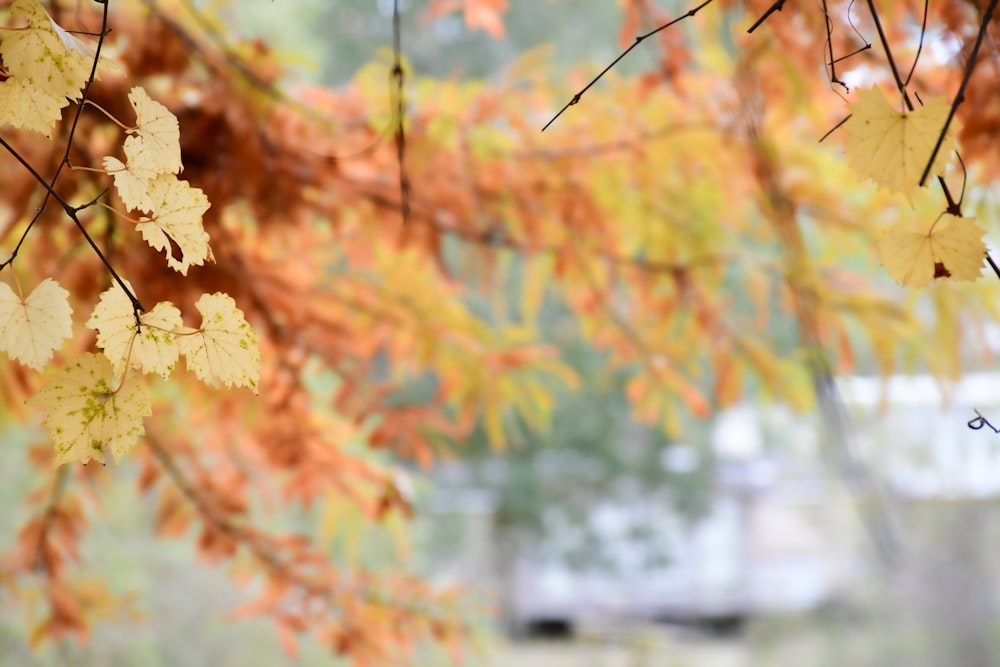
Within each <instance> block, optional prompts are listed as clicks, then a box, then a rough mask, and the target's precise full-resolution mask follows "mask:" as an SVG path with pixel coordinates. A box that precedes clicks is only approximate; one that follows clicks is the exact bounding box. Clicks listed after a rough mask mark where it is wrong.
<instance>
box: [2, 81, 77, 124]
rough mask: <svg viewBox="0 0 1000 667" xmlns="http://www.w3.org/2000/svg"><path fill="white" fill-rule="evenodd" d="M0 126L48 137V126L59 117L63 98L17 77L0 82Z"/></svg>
mask: <svg viewBox="0 0 1000 667" xmlns="http://www.w3.org/2000/svg"><path fill="white" fill-rule="evenodd" d="M0 100H3V104H2V105H0V125H12V126H13V127H18V128H21V129H22V130H31V131H34V132H40V133H42V134H44V135H45V137H46V138H49V139H51V138H52V128H53V127H55V124H56V123H58V122H59V120H60V119H61V118H62V108H63V107H64V106H66V98H65V97H55V96H53V95H51V94H49V93H47V92H45V91H44V90H42V89H41V88H37V87H35V86H33V85H31V84H27V83H25V82H24V81H22V80H20V79H14V78H10V79H7V80H6V81H0Z"/></svg>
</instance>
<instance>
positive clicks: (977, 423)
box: [966, 410, 1000, 433]
mask: <svg viewBox="0 0 1000 667" xmlns="http://www.w3.org/2000/svg"><path fill="white" fill-rule="evenodd" d="M974 412H975V413H976V417H975V419H970V420H969V421H968V422H967V424H966V425H967V426H968V427H969V428H971V429H972V430H973V431H978V430H980V429H981V428H983V427H984V426H988V427H989V428H990V430H991V431H993V432H994V433H1000V428H997V427H996V426H994V425H993V424H991V423H990V421H989V420H988V419H987V418H986V417H984V416H983V415H982V414H980V412H979V410H975V411H974Z"/></svg>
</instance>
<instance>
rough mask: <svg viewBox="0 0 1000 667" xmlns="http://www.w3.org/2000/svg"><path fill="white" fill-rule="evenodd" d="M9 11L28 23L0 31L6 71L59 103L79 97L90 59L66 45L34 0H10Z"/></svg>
mask: <svg viewBox="0 0 1000 667" xmlns="http://www.w3.org/2000/svg"><path fill="white" fill-rule="evenodd" d="M10 13H11V16H12V17H15V18H22V19H24V20H25V22H27V24H28V25H27V27H25V28H19V29H16V30H8V31H4V33H3V41H2V42H0V56H2V57H3V64H4V68H5V69H6V70H7V72H8V73H9V74H10V75H11V76H12V77H14V78H15V79H18V80H20V81H21V82H22V83H24V84H25V85H31V86H34V87H35V88H38V89H40V90H42V91H44V92H45V93H48V94H49V95H51V96H52V97H55V98H57V99H60V100H62V102H63V103H62V106H65V105H66V104H65V100H63V98H66V97H68V98H70V99H76V98H77V97H79V95H80V90H81V89H83V86H84V84H86V82H87V79H88V78H89V77H90V66H91V61H90V60H89V59H88V58H86V57H85V56H84V55H83V54H82V53H81V52H80V50H78V49H76V48H72V49H68V48H67V47H66V44H65V43H64V41H63V39H62V38H61V37H60V35H59V34H58V33H57V32H56V31H55V29H54V27H53V26H54V25H55V23H54V22H53V21H52V19H51V18H49V15H48V14H47V13H46V12H45V9H44V8H43V7H42V6H41V5H40V4H39V3H38V2H35V0H14V2H13V4H11V7H10Z"/></svg>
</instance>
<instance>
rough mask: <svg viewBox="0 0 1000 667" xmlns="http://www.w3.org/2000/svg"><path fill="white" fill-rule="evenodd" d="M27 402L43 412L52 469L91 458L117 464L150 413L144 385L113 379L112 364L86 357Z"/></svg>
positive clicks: (97, 357)
mask: <svg viewBox="0 0 1000 667" xmlns="http://www.w3.org/2000/svg"><path fill="white" fill-rule="evenodd" d="M29 402H30V403H33V404H37V405H40V406H42V407H43V408H45V409H46V410H47V411H48V414H47V415H46V417H45V421H44V424H45V426H46V427H47V428H48V429H49V432H50V434H51V437H52V443H53V445H54V446H55V449H56V459H55V464H56V465H62V464H64V463H71V462H73V461H80V462H82V463H86V462H87V461H89V460H91V459H94V460H96V461H99V462H101V463H104V462H105V461H106V460H107V459H106V456H107V453H108V452H110V453H111V454H112V455H113V456H114V459H115V461H118V460H119V459H121V457H122V456H123V455H125V454H126V453H127V452H128V451H129V450H130V449H132V447H134V446H135V443H136V441H137V440H138V439H139V436H141V435H142V434H143V433H145V432H146V429H145V426H144V424H143V418H144V417H148V416H149V415H151V414H152V412H153V410H152V406H151V405H150V401H149V394H148V393H147V391H146V387H145V385H143V384H142V383H140V382H125V383H124V384H122V385H121V386H120V387H117V385H116V384H115V383H114V382H113V380H112V369H111V363H110V362H109V361H108V360H107V358H106V357H105V356H104V355H102V354H94V353H87V354H84V355H83V356H81V357H78V358H76V359H74V360H72V361H71V362H69V363H68V364H67V365H66V367H65V368H62V369H60V370H58V371H56V372H55V373H53V374H52V376H51V378H50V379H49V381H48V383H47V384H46V385H45V386H44V387H42V388H41V389H40V390H39V392H38V393H37V394H35V396H33V397H32V398H31V399H30V400H29Z"/></svg>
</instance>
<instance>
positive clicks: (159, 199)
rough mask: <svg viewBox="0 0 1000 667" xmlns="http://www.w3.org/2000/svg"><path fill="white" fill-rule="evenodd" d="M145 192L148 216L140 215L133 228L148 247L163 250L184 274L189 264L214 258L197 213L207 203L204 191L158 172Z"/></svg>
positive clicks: (206, 206)
mask: <svg viewBox="0 0 1000 667" xmlns="http://www.w3.org/2000/svg"><path fill="white" fill-rule="evenodd" d="M148 194H149V197H150V200H151V203H152V210H153V212H152V217H150V218H147V217H142V218H141V219H140V221H139V224H137V225H136V226H135V228H136V229H137V230H138V231H139V233H140V234H142V238H143V239H144V240H145V241H146V243H148V244H149V245H150V246H152V247H153V248H155V249H156V250H164V251H166V254H167V265H168V266H170V268H172V269H174V270H175V271H179V272H180V273H182V274H183V275H187V270H188V267H189V266H191V265H192V264H194V265H198V266H200V265H202V264H204V263H205V260H206V259H207V260H209V261H215V257H214V256H213V255H212V249H211V247H209V245H208V232H206V231H205V228H204V227H203V226H202V224H201V216H202V215H204V214H205V211H207V210H208V208H209V206H210V204H209V203H208V197H206V196H205V193H203V192H202V191H201V190H199V189H198V188H193V187H191V186H190V185H189V184H188V183H187V181H181V180H178V179H177V177H176V176H173V175H172V174H161V175H160V176H157V177H156V178H154V179H153V180H151V181H150V182H149V191H148ZM168 237H169V238H168ZM171 240H172V241H173V242H174V244H176V245H177V248H178V249H179V250H180V257H174V251H173V248H172V247H171V245H170V242H171Z"/></svg>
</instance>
